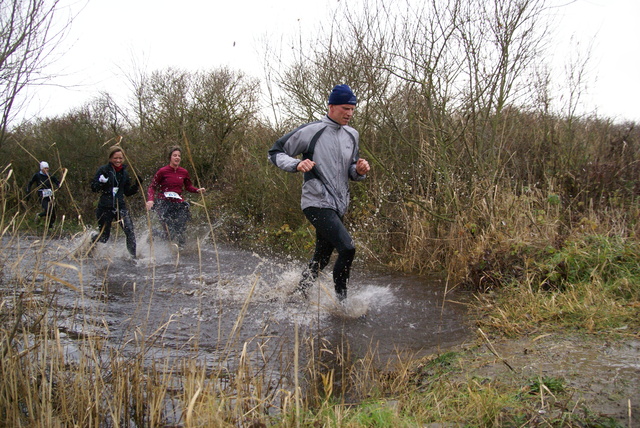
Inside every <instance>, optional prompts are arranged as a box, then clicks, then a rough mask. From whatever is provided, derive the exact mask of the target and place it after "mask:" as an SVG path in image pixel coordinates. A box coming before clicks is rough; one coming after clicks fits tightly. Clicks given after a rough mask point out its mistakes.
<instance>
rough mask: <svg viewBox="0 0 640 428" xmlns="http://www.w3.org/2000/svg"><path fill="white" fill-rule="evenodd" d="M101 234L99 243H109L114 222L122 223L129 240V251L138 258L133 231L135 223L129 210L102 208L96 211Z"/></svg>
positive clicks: (98, 238) (98, 237)
mask: <svg viewBox="0 0 640 428" xmlns="http://www.w3.org/2000/svg"><path fill="white" fill-rule="evenodd" d="M96 217H97V218H98V227H99V229H100V234H99V235H98V236H97V237H96V239H97V240H98V241H99V242H103V243H105V242H107V241H108V240H109V237H110V236H111V224H112V223H113V221H114V220H115V221H117V222H118V223H120V226H121V227H122V230H123V231H124V234H125V236H126V238H127V250H129V254H131V255H132V256H133V257H135V256H136V234H135V231H134V230H133V222H132V221H131V216H130V215H129V211H128V210H127V209H119V210H115V209H113V208H101V207H98V209H97V210H96Z"/></svg>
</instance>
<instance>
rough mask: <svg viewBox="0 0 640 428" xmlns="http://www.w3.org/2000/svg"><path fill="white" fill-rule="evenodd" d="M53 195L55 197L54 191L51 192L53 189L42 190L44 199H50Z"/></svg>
mask: <svg viewBox="0 0 640 428" xmlns="http://www.w3.org/2000/svg"><path fill="white" fill-rule="evenodd" d="M51 195H53V190H51V189H42V197H43V198H49V197H51Z"/></svg>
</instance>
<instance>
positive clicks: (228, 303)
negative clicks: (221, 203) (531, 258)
mask: <svg viewBox="0 0 640 428" xmlns="http://www.w3.org/2000/svg"><path fill="white" fill-rule="evenodd" d="M87 235H88V234H86V235H83V236H77V237H75V238H74V239H71V240H49V241H41V240H34V239H22V240H21V241H20V242H18V243H15V242H14V243H13V244H12V245H11V250H10V251H8V252H7V251H5V255H4V257H5V265H11V266H12V268H11V272H12V275H15V276H22V277H27V278H30V279H29V280H30V281H33V283H34V284H36V287H41V288H45V287H46V288H47V289H55V290H56V292H57V304H58V305H59V307H60V308H62V310H61V316H60V317H59V321H58V322H59V324H60V328H61V329H62V331H63V332H65V333H66V334H68V335H70V336H74V335H76V336H77V335H78V334H79V333H82V334H96V335H100V336H104V337H106V338H107V340H108V341H109V343H111V344H113V346H118V347H119V348H121V349H126V348H127V347H130V348H131V351H135V350H139V349H140V348H141V347H145V349H147V351H146V352H147V354H148V355H149V357H150V358H153V356H154V355H155V354H156V351H157V352H162V353H166V352H171V353H174V354H176V355H179V354H181V353H183V354H186V353H187V352H193V350H194V349H196V348H197V349H198V355H199V356H200V357H203V356H204V359H205V360H207V361H208V362H210V363H211V364H216V362H219V361H221V360H222V359H225V360H227V359H229V360H233V358H228V357H230V356H234V355H236V354H237V353H239V352H241V350H242V349H243V348H244V349H245V350H247V349H248V350H249V352H250V353H251V355H252V357H251V358H252V359H253V360H254V361H256V362H261V363H262V364H266V365H269V364H274V365H277V364H282V356H287V355H291V351H292V350H293V346H294V343H295V334H294V332H295V330H296V328H297V329H298V331H299V340H300V342H301V343H304V341H305V338H308V337H314V338H316V339H321V341H322V342H323V343H331V344H337V343H341V344H342V345H343V346H344V347H345V348H346V349H348V350H349V353H350V355H351V356H352V357H355V358H360V357H363V356H365V355H366V354H367V353H368V352H370V351H372V350H373V351H375V353H376V355H377V359H378V360H379V361H380V364H384V363H385V362H388V361H392V360H394V359H395V358H396V357H397V355H398V354H399V353H402V354H425V353H431V352H436V351H438V350H439V349H443V348H447V347H449V346H452V345H456V344H459V343H461V342H463V341H465V340H466V339H467V338H468V337H469V330H468V328H467V325H466V321H467V318H466V314H465V307H464V305H463V304H462V303H461V302H463V301H464V299H465V296H464V295H463V294H462V293H458V292H449V293H447V295H446V298H445V286H444V284H443V283H442V282H439V281H438V280H436V279H433V280H425V279H424V278H418V277H414V276H405V275H399V274H395V273H394V274H389V273H381V272H374V271H371V270H369V269H366V268H365V267H364V266H361V265H358V264H356V265H354V269H353V274H352V279H351V283H350V286H349V297H348V299H347V300H346V304H344V305H342V304H339V303H338V302H337V301H336V300H335V297H334V294H333V291H332V284H331V280H330V278H329V277H328V276H321V277H320V278H319V281H318V284H317V285H316V286H314V287H313V288H311V289H310V290H309V296H308V299H306V300H304V299H301V298H291V297H290V296H289V293H290V292H291V291H292V290H293V289H294V288H295V286H296V284H297V281H298V279H299V275H300V271H301V269H302V267H303V265H304V263H303V262H300V261H294V260H286V259H275V258H271V257H262V256H259V255H257V254H254V253H251V252H247V251H242V250H238V249H235V248H231V247H227V246H224V245H216V244H215V243H213V242H212V241H211V240H205V241H203V242H198V241H194V242H191V243H190V244H188V245H187V247H186V248H185V249H183V250H181V251H178V250H177V249H176V248H173V247H171V246H170V245H168V244H167V243H164V242H158V241H155V242H150V239H149V238H148V237H143V238H142V239H139V240H140V241H142V242H140V243H139V248H138V253H139V259H138V260H137V261H136V262H133V261H131V260H130V259H129V257H128V256H127V253H126V250H125V246H124V242H122V240H121V239H115V240H114V241H115V242H109V243H107V244H99V245H98V246H97V247H96V248H95V249H94V250H93V251H92V254H91V256H90V257H86V254H85V253H86V250H87V241H88V236H87ZM7 272H8V270H7V269H5V274H6V273H7ZM6 279H7V278H6V277H5V283H6ZM86 330H92V331H90V332H87V331H86ZM168 350H169V351H168ZM259 360H261V361H259ZM265 362H266V363H265Z"/></svg>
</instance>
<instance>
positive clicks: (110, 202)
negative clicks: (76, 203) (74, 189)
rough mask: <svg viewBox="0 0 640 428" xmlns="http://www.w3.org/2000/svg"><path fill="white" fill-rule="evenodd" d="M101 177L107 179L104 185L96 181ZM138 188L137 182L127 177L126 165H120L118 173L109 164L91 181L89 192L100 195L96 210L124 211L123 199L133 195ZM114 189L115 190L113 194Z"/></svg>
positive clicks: (99, 170)
mask: <svg viewBox="0 0 640 428" xmlns="http://www.w3.org/2000/svg"><path fill="white" fill-rule="evenodd" d="M101 175H104V176H105V177H106V178H107V180H108V181H107V182H106V183H100V181H99V180H98V179H99V178H100V176H101ZM138 187H139V186H138V181H137V180H135V179H134V180H132V179H131V177H129V173H128V172H127V165H122V169H121V170H120V171H116V170H115V169H114V168H113V166H112V165H111V164H110V163H108V164H106V165H103V166H101V167H100V168H98V170H97V171H96V174H95V175H94V176H93V180H91V190H92V191H93V192H96V193H101V194H102V195H101V196H100V200H99V201H98V208H111V209H125V208H126V205H125V203H124V197H125V196H131V195H134V194H135V193H136V192H137V191H138ZM114 189H117V191H116V192H115V194H114V192H113V191H114Z"/></svg>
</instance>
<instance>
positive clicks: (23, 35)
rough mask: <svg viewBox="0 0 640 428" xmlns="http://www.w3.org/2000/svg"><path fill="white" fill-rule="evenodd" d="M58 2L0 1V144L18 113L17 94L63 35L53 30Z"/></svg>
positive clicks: (37, 75) (32, 80) (38, 73)
mask: <svg viewBox="0 0 640 428" xmlns="http://www.w3.org/2000/svg"><path fill="white" fill-rule="evenodd" d="M59 1H60V0H0V40H1V42H0V113H1V116H0V145H2V143H3V141H4V139H5V138H6V133H7V127H8V125H9V124H10V122H11V120H12V119H13V118H14V117H15V114H16V113H17V112H18V111H19V110H20V108H21V105H19V104H18V102H17V100H18V94H19V93H20V92H21V91H22V90H24V89H25V88H26V87H27V86H29V85H31V84H33V83H35V82H36V81H37V80H38V78H40V77H42V76H41V73H42V71H43V69H44V67H45V66H46V65H47V60H48V59H50V57H51V55H50V54H51V53H52V52H53V50H54V49H55V48H56V46H58V42H59V41H60V38H61V37H62V36H63V32H64V29H66V28H67V27H68V26H67V25H65V26H63V27H62V29H61V30H55V29H54V28H55V26H54V16H55V15H56V12H57V11H58V4H59Z"/></svg>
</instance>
